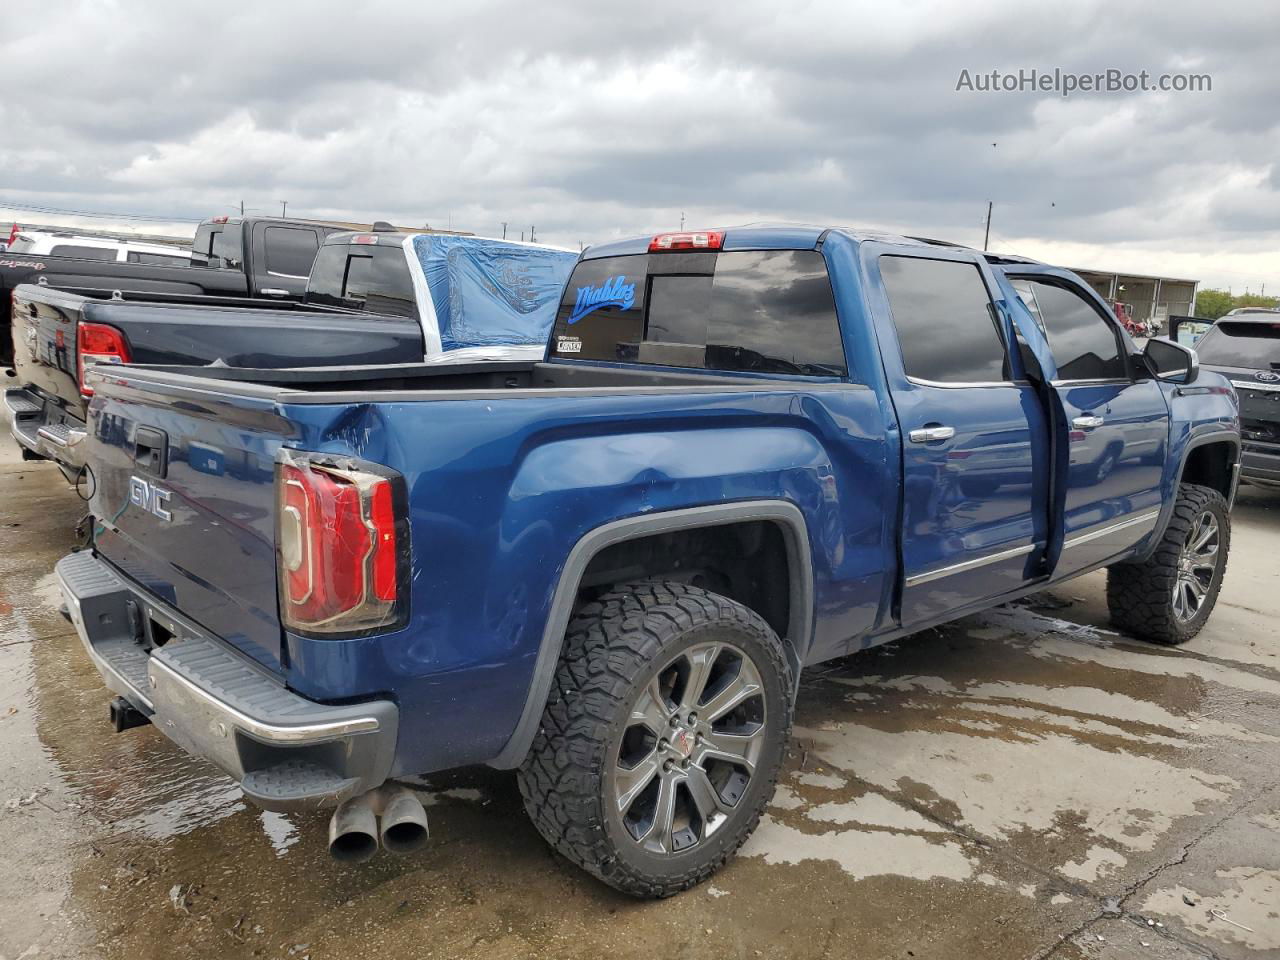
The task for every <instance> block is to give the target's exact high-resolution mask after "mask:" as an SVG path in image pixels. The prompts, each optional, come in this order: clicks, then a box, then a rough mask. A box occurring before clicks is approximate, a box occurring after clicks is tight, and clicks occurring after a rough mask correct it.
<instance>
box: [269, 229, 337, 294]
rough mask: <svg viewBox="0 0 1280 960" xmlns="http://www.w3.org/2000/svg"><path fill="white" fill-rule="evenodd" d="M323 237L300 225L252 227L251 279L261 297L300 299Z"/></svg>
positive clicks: (319, 233) (315, 231) (318, 232)
mask: <svg viewBox="0 0 1280 960" xmlns="http://www.w3.org/2000/svg"><path fill="white" fill-rule="evenodd" d="M322 239H324V237H323V234H322V233H321V231H320V230H319V228H317V227H309V226H305V225H302V224H284V223H270V222H259V223H255V224H254V225H253V241H252V243H253V261H252V262H253V278H254V283H255V286H256V287H257V292H258V293H259V294H262V295H263V296H269V297H280V298H289V299H300V298H301V297H302V295H303V294H304V293H306V290H307V277H308V276H310V274H311V264H312V263H313V262H314V261H315V258H316V251H317V250H319V249H320V241H321V240H322Z"/></svg>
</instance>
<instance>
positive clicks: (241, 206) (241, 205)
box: [240, 200, 244, 217]
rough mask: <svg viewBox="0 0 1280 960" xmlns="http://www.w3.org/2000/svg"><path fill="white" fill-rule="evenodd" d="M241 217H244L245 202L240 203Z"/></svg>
mask: <svg viewBox="0 0 1280 960" xmlns="http://www.w3.org/2000/svg"><path fill="white" fill-rule="evenodd" d="M240 216H242V217H243V216H244V201H243V200H241V201H240Z"/></svg>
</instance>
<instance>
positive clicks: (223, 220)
mask: <svg viewBox="0 0 1280 960" xmlns="http://www.w3.org/2000/svg"><path fill="white" fill-rule="evenodd" d="M209 222H210V223H226V222H227V218H226V217H214V218H213V219H212V220H210V221H209Z"/></svg>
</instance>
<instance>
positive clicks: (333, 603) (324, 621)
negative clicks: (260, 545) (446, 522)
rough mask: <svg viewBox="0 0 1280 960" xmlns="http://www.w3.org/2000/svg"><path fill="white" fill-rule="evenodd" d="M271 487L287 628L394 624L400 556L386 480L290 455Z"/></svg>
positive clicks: (336, 629)
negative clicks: (274, 491) (275, 499)
mask: <svg viewBox="0 0 1280 960" xmlns="http://www.w3.org/2000/svg"><path fill="white" fill-rule="evenodd" d="M276 484H277V494H278V533H277V548H278V557H279V572H280V576H279V579H280V613H281V619H282V620H283V622H284V625H285V626H286V628H288V629H291V630H296V631H300V632H303V633H330V634H332V633H353V632H360V631H368V630H375V629H379V628H387V627H390V626H393V625H395V624H396V622H397V618H398V615H399V611H400V606H399V605H398V602H397V601H398V600H399V599H400V598H399V587H400V555H399V550H398V547H399V542H398V538H397V533H396V509H395V497H394V493H393V489H392V481H391V480H390V479H389V478H387V477H384V476H379V475H377V474H373V473H369V472H366V471H362V470H356V469H351V468H348V467H346V466H343V467H337V466H330V465H327V464H320V463H316V462H312V461H309V460H306V459H304V458H301V457H297V456H293V455H289V456H288V459H286V461H285V462H284V463H281V464H280V467H279V470H278V472H277V475H276Z"/></svg>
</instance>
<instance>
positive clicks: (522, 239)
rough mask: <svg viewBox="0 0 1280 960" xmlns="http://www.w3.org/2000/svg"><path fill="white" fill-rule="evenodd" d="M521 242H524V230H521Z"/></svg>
mask: <svg viewBox="0 0 1280 960" xmlns="http://www.w3.org/2000/svg"><path fill="white" fill-rule="evenodd" d="M520 242H521V243H524V231H523V230H521V231H520Z"/></svg>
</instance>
